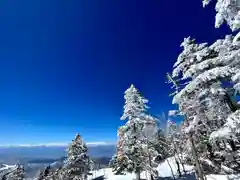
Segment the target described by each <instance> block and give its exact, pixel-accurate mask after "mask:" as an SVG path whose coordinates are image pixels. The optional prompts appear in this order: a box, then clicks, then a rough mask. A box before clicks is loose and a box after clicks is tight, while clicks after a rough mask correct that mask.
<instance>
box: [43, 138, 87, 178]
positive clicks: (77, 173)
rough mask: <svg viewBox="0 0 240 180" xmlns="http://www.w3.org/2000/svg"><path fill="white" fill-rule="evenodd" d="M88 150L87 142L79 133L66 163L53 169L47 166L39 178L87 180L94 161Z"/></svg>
mask: <svg viewBox="0 0 240 180" xmlns="http://www.w3.org/2000/svg"><path fill="white" fill-rule="evenodd" d="M87 152H88V149H87V146H86V144H85V143H84V142H83V140H82V138H81V136H80V135H79V134H77V136H76V137H75V139H73V140H72V143H71V144H70V145H69V148H68V152H67V160H66V162H65V164H64V165H63V166H62V167H60V168H58V169H56V170H52V171H51V168H50V167H47V168H46V169H45V171H44V172H42V173H41V174H40V176H39V179H38V180H86V179H87V175H88V174H89V171H90V170H91V168H92V161H91V159H90V157H89V156H88V154H87Z"/></svg>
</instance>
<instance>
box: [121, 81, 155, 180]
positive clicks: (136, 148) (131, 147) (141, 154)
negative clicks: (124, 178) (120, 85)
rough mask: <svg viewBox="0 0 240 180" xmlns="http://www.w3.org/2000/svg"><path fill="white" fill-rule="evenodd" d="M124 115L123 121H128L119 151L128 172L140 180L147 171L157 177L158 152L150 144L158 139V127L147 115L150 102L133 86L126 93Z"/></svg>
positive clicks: (122, 134)
mask: <svg viewBox="0 0 240 180" xmlns="http://www.w3.org/2000/svg"><path fill="white" fill-rule="evenodd" d="M124 99H125V105H124V113H123V115H122V117H121V120H127V122H126V124H125V125H124V126H122V127H121V129H120V133H121V139H120V143H119V146H120V147H118V149H119V153H118V154H120V157H121V158H122V159H124V161H126V162H127V164H128V166H127V168H126V170H127V171H130V172H135V173H136V179H137V180H138V179H140V173H141V171H143V170H147V171H148V172H150V173H151V175H152V178H154V177H157V173H156V170H154V168H155V166H156V165H155V163H154V162H153V161H154V159H155V158H156V157H157V156H158V153H157V151H156V150H155V149H154V148H152V147H151V146H150V142H151V141H153V139H154V138H156V136H155V134H156V133H157V126H156V122H155V119H154V118H153V117H152V116H150V115H147V109H148V106H147V105H146V104H147V103H148V100H147V99H145V98H144V97H143V96H141V94H140V93H139V91H138V90H137V89H136V88H135V87H134V86H133V85H131V86H130V88H128V89H127V90H126V91H125V95H124Z"/></svg>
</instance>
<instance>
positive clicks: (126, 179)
mask: <svg viewBox="0 0 240 180" xmlns="http://www.w3.org/2000/svg"><path fill="white" fill-rule="evenodd" d="M169 164H170V166H171V167H172V171H173V173H174V176H175V178H176V179H179V180H180V179H184V180H195V179H196V178H195V175H194V174H195V173H194V170H193V166H188V165H184V167H185V170H186V171H187V175H185V177H183V178H179V177H178V176H177V174H178V173H177V165H176V164H175V161H174V158H172V157H171V158H168V159H167V160H166V161H164V162H163V163H162V164H160V165H159V166H158V172H159V180H174V178H173V177H172V172H171V168H170V167H169ZM181 169H182V168H181ZM92 173H93V175H92V176H89V177H88V180H91V179H92V178H95V177H99V176H102V175H104V176H105V178H106V179H107V180H133V179H134V178H135V175H134V173H127V174H126V175H114V173H113V172H112V169H111V168H105V169H100V170H98V171H93V172H92ZM141 179H149V175H148V174H147V173H146V172H143V173H141ZM207 180H240V175H239V176H233V175H232V176H226V175H213V174H212V175H208V176H207Z"/></svg>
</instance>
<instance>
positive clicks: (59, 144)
mask: <svg viewBox="0 0 240 180" xmlns="http://www.w3.org/2000/svg"><path fill="white" fill-rule="evenodd" d="M69 144H70V143H69V142H68V143H41V144H0V147H41V146H45V147H66V146H68V145H69ZM115 144H116V143H115V142H104V141H99V142H87V143H86V145H88V146H101V145H102V146H104V145H105V146H107V145H115Z"/></svg>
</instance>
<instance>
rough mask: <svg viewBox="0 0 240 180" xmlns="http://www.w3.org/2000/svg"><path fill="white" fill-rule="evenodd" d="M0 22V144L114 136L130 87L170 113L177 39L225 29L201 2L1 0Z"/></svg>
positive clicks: (211, 35)
mask: <svg viewBox="0 0 240 180" xmlns="http://www.w3.org/2000/svg"><path fill="white" fill-rule="evenodd" d="M0 25H1V28H0V62H1V64H0V83H1V86H0V121H1V126H0V132H1V135H0V144H29V143H48V142H68V141H70V140H71V139H72V137H73V136H74V135H75V133H76V132H78V131H79V132H80V133H81V134H82V136H83V137H84V139H85V140H86V141H88V142H93V141H107V142H112V141H115V139H116V130H117V127H118V126H119V125H120V124H122V122H121V121H120V120H119V118H120V116H121V113H122V108H123V103H124V101H123V92H124V91H125V89H126V88H128V87H129V85H130V84H131V83H133V84H135V85H136V87H137V88H139V89H140V91H141V92H142V93H143V94H144V96H145V97H147V98H148V99H149V100H150V102H151V103H150V106H151V112H152V113H153V114H155V115H159V114H160V113H161V112H162V111H167V110H169V109H171V108H172V107H173V106H172V105H171V99H170V98H169V97H168V94H169V92H170V89H169V87H168V86H167V85H166V84H165V81H166V80H165V74H166V72H167V71H170V70H171V67H172V65H173V63H174V62H175V60H176V58H177V55H178V53H179V52H180V51H181V49H180V47H179V44H180V42H181V41H182V40H183V38H184V37H187V36H189V35H191V36H193V37H194V38H197V39H198V40H199V41H201V42H203V41H208V42H213V41H214V40H215V39H217V38H219V37H223V35H224V34H225V33H226V32H228V29H227V28H226V27H222V28H220V29H215V28H214V7H213V5H212V6H209V7H208V8H206V9H203V8H202V5H201V1H200V0H187V1H179V0H173V1H169V0H161V1H160V0H147V1H146V0H130V1H129V0H114V1H113V0H102V1H96V0H71V1H65V0H34V1H33V0H3V1H1V3H0Z"/></svg>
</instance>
